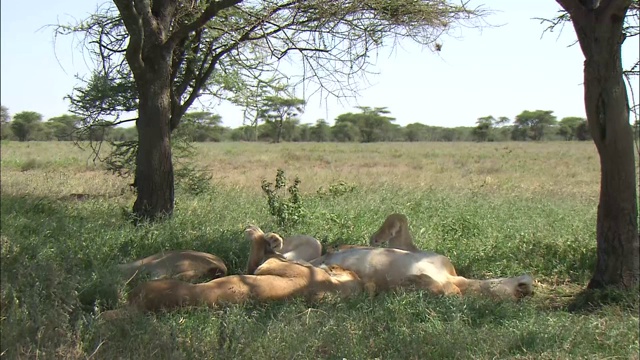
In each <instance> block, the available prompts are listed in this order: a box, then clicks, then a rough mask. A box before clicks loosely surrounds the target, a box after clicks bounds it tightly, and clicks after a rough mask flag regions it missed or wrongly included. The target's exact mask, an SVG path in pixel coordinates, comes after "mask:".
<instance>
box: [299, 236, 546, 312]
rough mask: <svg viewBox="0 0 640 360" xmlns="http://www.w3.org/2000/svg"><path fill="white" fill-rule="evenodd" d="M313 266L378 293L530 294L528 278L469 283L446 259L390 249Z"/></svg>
mask: <svg viewBox="0 0 640 360" xmlns="http://www.w3.org/2000/svg"><path fill="white" fill-rule="evenodd" d="M311 264H313V265H315V266H320V265H322V264H324V265H327V266H334V265H337V266H339V267H341V268H343V269H347V270H351V271H353V272H354V273H356V274H357V275H358V276H359V277H360V279H362V281H363V282H365V283H367V284H374V285H375V289H376V291H378V292H381V291H386V290H391V289H395V288H399V287H405V288H419V289H424V290H427V291H430V292H432V293H434V294H442V295H467V294H478V295H484V296H490V297H495V298H507V299H519V298H522V297H525V296H528V295H532V294H533V279H532V278H531V277H530V276H529V275H522V276H519V277H515V278H500V279H491V280H472V279H466V278H464V277H461V276H457V275H456V273H455V269H454V267H453V265H452V264H451V261H450V260H449V258H447V257H446V256H443V255H440V254H436V253H433V252H425V251H420V252H409V251H405V250H400V249H390V248H352V249H346V250H342V251H338V252H334V253H327V254H325V255H324V256H322V257H320V258H318V259H315V260H313V261H312V262H311Z"/></svg>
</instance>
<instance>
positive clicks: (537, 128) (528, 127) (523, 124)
mask: <svg viewBox="0 0 640 360" xmlns="http://www.w3.org/2000/svg"><path fill="white" fill-rule="evenodd" d="M556 122H557V121H556V116H555V115H553V111H551V110H535V111H529V110H525V111H523V112H521V113H520V114H518V115H517V116H516V119H515V120H514V122H513V131H514V132H516V133H517V134H520V136H522V137H525V138H526V137H528V138H530V139H531V140H535V141H540V140H542V138H543V137H544V133H545V130H546V129H547V128H548V127H549V126H552V125H555V124H556ZM522 140H525V139H524V138H523V139H522Z"/></svg>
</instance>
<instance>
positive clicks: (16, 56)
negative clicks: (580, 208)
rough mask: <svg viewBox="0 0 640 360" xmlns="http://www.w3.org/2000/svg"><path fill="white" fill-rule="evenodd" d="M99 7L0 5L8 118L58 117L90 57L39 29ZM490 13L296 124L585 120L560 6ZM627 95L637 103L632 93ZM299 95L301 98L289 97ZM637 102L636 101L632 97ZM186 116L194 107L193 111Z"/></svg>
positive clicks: (396, 56)
mask: <svg viewBox="0 0 640 360" xmlns="http://www.w3.org/2000/svg"><path fill="white" fill-rule="evenodd" d="M103 2H104V1H103V0H100V1H95V0H67V1H61V2H53V1H44V0H34V1H30V2H25V1H3V2H2V3H1V32H0V34H1V41H0V45H1V51H0V55H1V66H2V69H1V70H2V73H1V77H0V79H1V82H2V88H1V92H0V95H1V103H2V105H4V106H7V107H8V108H9V111H10V113H11V114H15V113H17V112H20V111H25V110H32V111H37V112H40V113H41V114H43V115H44V118H45V119H48V118H50V117H53V116H58V115H61V114H63V113H65V112H67V106H68V103H67V102H66V101H65V100H64V99H63V97H64V96H65V95H66V94H68V93H70V92H71V90H72V88H73V86H74V85H75V84H76V80H75V78H74V75H75V74H84V73H86V72H87V69H88V67H87V64H88V63H89V59H85V58H84V57H83V55H82V53H81V52H80V51H79V50H78V46H79V43H78V39H75V42H74V41H73V38H72V37H65V38H59V39H58V40H57V42H56V43H55V47H54V41H53V35H52V34H53V32H52V29H51V28H46V27H45V28H42V27H43V26H44V25H47V24H55V23H57V22H67V21H69V20H71V19H73V18H77V19H79V18H84V17H86V15H88V14H89V13H90V12H91V11H92V10H94V9H95V8H96V6H97V4H100V3H103ZM474 3H475V4H482V3H484V4H485V6H486V7H487V8H489V9H492V10H494V11H495V14H494V15H492V16H490V17H488V18H487V19H486V21H488V22H489V23H490V24H493V25H502V26H500V27H494V28H485V29H482V30H478V29H471V28H461V29H456V30H454V31H452V32H451V35H449V36H445V37H444V38H442V40H441V42H442V43H443V47H442V51H441V52H440V53H432V52H431V51H429V50H427V49H422V48H421V47H420V46H417V45H415V44H413V43H411V42H408V41H407V42H404V43H402V44H401V46H400V47H397V48H396V49H395V50H393V51H391V49H386V50H383V51H381V52H380V53H379V57H378V59H377V64H376V66H375V67H374V68H371V70H373V71H375V72H377V73H379V74H377V75H375V74H374V75H370V76H368V85H367V84H363V87H366V89H365V90H362V91H360V92H359V95H358V96H357V101H349V102H345V101H344V100H343V101H342V102H341V103H340V102H338V101H337V100H334V99H331V98H330V99H328V100H327V101H324V100H323V99H321V98H320V97H319V96H315V97H311V98H309V99H307V100H308V105H307V108H306V112H305V113H304V115H303V116H302V117H301V120H302V122H306V123H313V122H315V120H317V119H319V118H324V119H327V120H329V122H330V123H333V120H334V119H335V117H336V116H337V115H339V114H341V113H344V112H348V111H355V110H354V109H353V107H354V106H357V105H362V106H386V107H388V109H389V110H390V111H391V115H392V116H395V117H396V119H397V120H396V122H397V123H398V124H401V125H406V124H409V123H412V122H421V123H424V124H428V125H439V126H472V125H473V124H474V123H475V121H476V119H477V118H478V117H481V116H486V115H494V116H496V117H498V116H507V117H509V118H512V119H513V118H514V117H515V116H516V115H517V114H519V113H520V112H521V111H522V110H536V109H541V110H553V111H554V112H555V114H556V116H558V118H559V119H560V118H562V117H565V116H585V115H584V105H583V97H582V94H583V92H582V85H581V83H582V63H583V56H582V53H581V52H580V49H579V47H578V46H577V45H575V46H572V47H569V45H571V44H572V43H573V42H574V41H575V33H574V31H573V28H572V27H571V26H570V25H569V24H568V25H569V26H565V28H564V31H562V33H561V34H560V33H558V32H555V33H545V34H544V36H543V37H542V38H541V35H542V31H543V30H544V28H545V25H541V24H540V21H538V20H534V19H533V18H536V17H547V18H548V17H552V16H554V15H555V14H556V13H557V11H558V10H559V9H560V8H559V6H558V5H557V3H556V2H555V1H553V0H494V1H490V0H486V1H484V2H482V1H477V0H476V1H474ZM638 48H639V43H638V39H637V38H635V39H633V41H627V43H625V46H624V47H623V59H624V63H625V64H626V65H629V64H632V63H633V62H634V61H635V59H636V58H637V56H638V51H639V50H638ZM638 92H640V91H638V89H636V97H637V94H638ZM297 95H298V96H300V95H301V93H298V94H297ZM636 101H638V100H637V99H636ZM192 110H195V108H194V109H192ZM212 111H213V112H216V113H219V114H221V115H222V118H223V123H224V124H225V125H227V126H232V127H236V126H239V125H241V123H242V114H241V111H240V110H239V109H237V108H234V107H233V106H230V105H225V104H223V105H216V106H215V108H214V109H213V110H212Z"/></svg>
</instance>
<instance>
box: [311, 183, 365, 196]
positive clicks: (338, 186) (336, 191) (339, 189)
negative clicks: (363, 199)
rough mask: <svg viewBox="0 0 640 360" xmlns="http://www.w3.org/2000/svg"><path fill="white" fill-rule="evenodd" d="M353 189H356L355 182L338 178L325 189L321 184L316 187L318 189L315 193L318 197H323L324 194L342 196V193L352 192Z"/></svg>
mask: <svg viewBox="0 0 640 360" xmlns="http://www.w3.org/2000/svg"><path fill="white" fill-rule="evenodd" d="M355 189H356V185H355V184H349V183H347V182H346V181H344V180H340V181H338V182H337V183H333V184H331V185H329V188H328V189H325V188H324V187H323V186H321V187H320V188H319V189H318V191H316V193H317V194H318V195H319V196H320V197H325V196H331V197H338V196H342V195H344V194H347V193H350V192H353V191H354V190H355Z"/></svg>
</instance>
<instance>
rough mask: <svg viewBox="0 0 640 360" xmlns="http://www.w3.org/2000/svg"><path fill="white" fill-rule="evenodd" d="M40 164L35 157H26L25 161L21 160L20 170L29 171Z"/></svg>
mask: <svg viewBox="0 0 640 360" xmlns="http://www.w3.org/2000/svg"><path fill="white" fill-rule="evenodd" d="M41 165H42V164H40V162H39V161H38V160H36V159H33V158H31V159H27V161H25V162H23V163H22V165H20V171H22V172H25V171H29V170H33V169H37V168H39V167H41Z"/></svg>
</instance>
